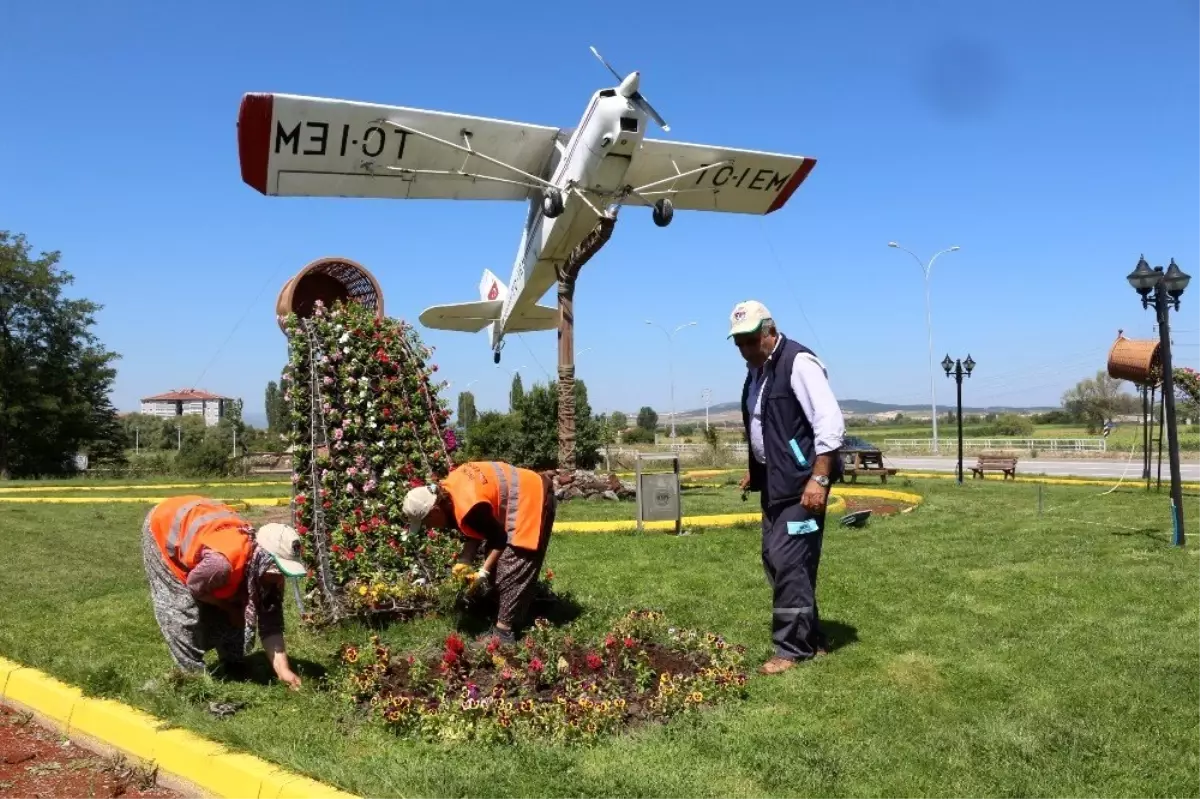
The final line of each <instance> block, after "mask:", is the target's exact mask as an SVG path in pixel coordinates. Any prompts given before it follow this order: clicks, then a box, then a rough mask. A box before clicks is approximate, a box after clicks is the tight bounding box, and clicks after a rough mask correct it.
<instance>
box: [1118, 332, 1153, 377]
mask: <svg viewBox="0 0 1200 799" xmlns="http://www.w3.org/2000/svg"><path fill="white" fill-rule="evenodd" d="M1159 347H1160V344H1159V342H1158V341H1157V340H1156V339H1132V338H1125V336H1123V335H1122V336H1117V340H1116V341H1115V342H1113V345H1112V349H1111V350H1109V351H1108V374H1109V376H1110V377H1115V378H1118V379H1120V380H1128V381H1129V382H1131V383H1134V384H1135V385H1139V386H1149V385H1157V384H1158V383H1159V382H1160V381H1161V380H1162V361H1161V360H1160V359H1159Z"/></svg>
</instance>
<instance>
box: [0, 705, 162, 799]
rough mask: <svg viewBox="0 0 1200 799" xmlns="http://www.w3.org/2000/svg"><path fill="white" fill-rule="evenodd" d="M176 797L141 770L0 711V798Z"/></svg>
mask: <svg viewBox="0 0 1200 799" xmlns="http://www.w3.org/2000/svg"><path fill="white" fill-rule="evenodd" d="M9 796H13V797H16V796H21V797H54V798H55V799H57V797H80V796H97V797H110V799H111V797H118V796H128V797H180V796H182V795H181V794H178V793H175V792H173V791H169V790H167V789H166V788H161V787H159V786H157V785H155V784H154V782H153V780H152V779H151V778H150V775H149V774H147V773H146V772H145V771H144V770H142V769H139V768H135V767H134V766H133V765H132V764H130V763H128V762H124V761H123V760H122V759H120V758H116V757H101V756H99V755H96V754H95V753H93V752H90V751H88V750H87V749H83V748H81V747H79V746H76V745H75V744H73V743H71V742H69V741H66V742H64V741H63V739H62V737H61V736H60V735H58V734H57V733H54V732H51V731H49V730H47V729H45V728H44V727H42V726H40V725H39V724H37V722H35V721H33V720H32V719H31V718H30V717H29V716H28V715H27V714H23V713H19V712H17V711H15V710H13V709H11V708H8V707H4V706H0V797H9Z"/></svg>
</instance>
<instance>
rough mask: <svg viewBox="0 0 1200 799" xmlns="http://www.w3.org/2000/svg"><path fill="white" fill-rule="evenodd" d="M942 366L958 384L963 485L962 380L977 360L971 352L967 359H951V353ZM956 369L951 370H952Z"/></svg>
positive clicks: (959, 464) (960, 458) (961, 479)
mask: <svg viewBox="0 0 1200 799" xmlns="http://www.w3.org/2000/svg"><path fill="white" fill-rule="evenodd" d="M942 368H943V369H945V370H946V377H953V378H954V382H955V383H957V384H958V469H957V470H956V473H957V475H958V484H959V485H962V481H963V436H962V381H963V375H966V376H967V377H970V376H971V371H972V370H973V369H974V368H975V360H974V359H973V358H972V357H971V355H970V353H968V354H967V359H966V360H965V361H960V360H953V361H952V360H950V354H949V353H947V354H946V357H945V358H943V359H942ZM951 369H953V370H954V371H953V372H951V371H950V370H951Z"/></svg>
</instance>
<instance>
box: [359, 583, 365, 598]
mask: <svg viewBox="0 0 1200 799" xmlns="http://www.w3.org/2000/svg"><path fill="white" fill-rule="evenodd" d="M358 595H359V596H366V595H367V587H366V586H365V585H360V586H359V587H358Z"/></svg>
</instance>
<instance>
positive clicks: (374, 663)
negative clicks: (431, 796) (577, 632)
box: [333, 610, 746, 743]
mask: <svg viewBox="0 0 1200 799" xmlns="http://www.w3.org/2000/svg"><path fill="white" fill-rule="evenodd" d="M744 653H745V649H744V647H742V646H740V645H737V646H734V645H730V644H728V643H727V642H726V641H725V639H724V638H723V637H721V636H719V635H714V634H713V633H702V632H698V631H695V630H677V629H675V628H672V627H668V626H667V623H666V620H665V618H664V616H663V614H662V613H661V612H658V611H653V610H633V611H630V612H629V614H628V615H626V616H624V617H622V618H620V619H618V620H617V621H616V622H615V623H614V624H613V625H612V626H611V627H610V629H609V630H608V632H607V633H606V634H605V635H603V636H602V637H601V638H599V639H598V640H595V641H592V642H580V641H576V640H574V639H573V637H572V636H571V635H569V634H567V633H564V632H562V631H560V630H556V629H554V628H552V627H551V626H550V625H549V624H548V623H547V622H546V621H545V620H544V619H538V620H537V621H535V623H534V626H533V629H532V630H531V631H530V632H529V634H528V635H526V636H525V638H524V639H523V640H522V641H520V642H518V643H517V644H515V645H514V644H502V643H501V642H500V640H499V639H498V638H495V637H489V638H485V639H483V640H482V641H477V642H469V641H467V640H464V639H463V638H462V637H460V636H459V635H457V634H454V633H452V634H450V635H449V636H447V637H446V638H445V640H444V641H443V642H442V645H441V647H440V648H439V649H438V650H437V651H435V652H433V653H431V654H424V655H420V656H418V655H416V654H408V655H393V654H392V652H391V650H390V649H389V648H388V647H387V646H386V645H384V644H382V643H381V642H380V640H379V638H378V636H375V637H372V638H371V641H370V644H369V646H365V647H362V648H361V649H360V648H359V647H356V646H350V645H344V646H343V647H342V649H341V652H340V657H341V661H342V664H343V666H342V668H341V670H340V671H339V672H338V673H337V674H336V675H335V676H334V678H333V680H334V685H335V687H336V690H337V691H338V692H339V693H340V694H341V695H342V696H343V697H344V698H345V699H346V700H348V701H349V702H352V703H354V704H355V705H357V706H359V707H361V708H364V709H365V710H367V711H368V712H370V713H372V714H374V715H375V716H376V717H378V718H381V719H382V720H383V722H384V723H385V724H386V725H387V726H388V727H389V728H390V729H392V730H393V731H395V732H397V733H398V734H401V735H406V736H412V737H415V738H421V739H423V740H427V741H476V740H477V741H485V742H491V743H506V742H512V741H516V740H519V739H534V738H536V739H540V740H548V741H553V742H560V743H574V742H586V741H589V740H594V739H596V738H597V737H599V736H601V735H605V734H612V733H616V732H620V731H621V730H622V729H627V728H629V727H631V726H633V725H637V724H644V723H650V722H656V721H665V720H667V719H669V718H671V717H673V716H676V715H679V714H685V713H690V712H695V711H697V710H699V709H700V708H702V707H704V706H711V705H714V704H716V703H719V702H721V701H724V700H727V699H730V698H744V697H745V685H746V675H745V673H744V672H743V670H742V663H743V655H744Z"/></svg>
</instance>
